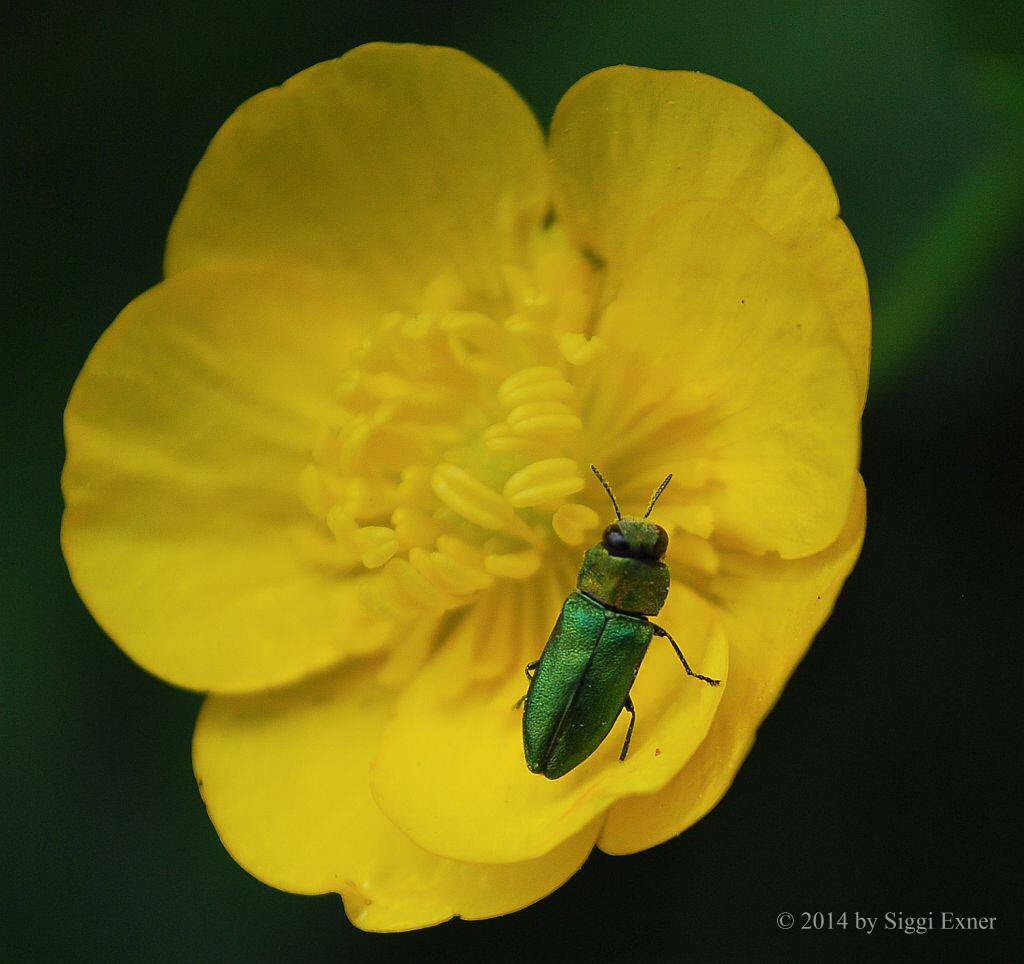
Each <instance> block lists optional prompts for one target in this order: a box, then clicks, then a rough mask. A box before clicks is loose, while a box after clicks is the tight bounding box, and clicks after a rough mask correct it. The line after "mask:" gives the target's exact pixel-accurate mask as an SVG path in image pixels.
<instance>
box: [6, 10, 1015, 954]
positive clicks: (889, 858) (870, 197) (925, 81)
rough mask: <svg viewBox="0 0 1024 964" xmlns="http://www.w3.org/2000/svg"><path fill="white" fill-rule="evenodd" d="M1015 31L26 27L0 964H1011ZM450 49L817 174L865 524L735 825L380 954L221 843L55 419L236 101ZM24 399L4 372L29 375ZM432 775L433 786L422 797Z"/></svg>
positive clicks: (612, 15) (554, 22)
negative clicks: (969, 927)
mask: <svg viewBox="0 0 1024 964" xmlns="http://www.w3.org/2000/svg"><path fill="white" fill-rule="evenodd" d="M1020 11H1021V5H1020V4H1019V3H1013V4H1010V3H1007V4H1005V5H1000V4H998V3H993V2H990V3H983V4H980V5H979V4H970V5H969V6H967V5H965V6H964V7H962V8H961V7H960V6H958V5H955V4H952V3H940V2H926V0H922V2H908V0H895V2H883V0H877V2H858V0H854V2H847V3H842V4H840V3H835V4H831V3H822V2H820V0H819V2H811V0H803V2H793V3H770V4H769V3H765V4H755V3H750V2H741V3H728V2H725V3H716V2H713V0H708V2H694V3H686V2H680V3H669V2H653V3H637V4H622V3H604V4H591V3H584V2H579V0H572V2H566V3H561V4H541V3H528V2H527V3H518V4H510V5H508V6H504V7H497V6H489V5H486V4H480V3H459V2H447V3H442V2H439V3H430V4H416V3H411V2H395V3H383V2H382V3H369V2H355V3H348V4H333V3H327V2H320V3H310V2H306V0H290V2H287V3H271V2H264V3H258V4H233V3H225V2H208V3H203V4H198V3H189V2H180V0H179V2H166V0H158V2H152V3H145V4H143V3H134V4H120V3H109V2H96V0H94V2H89V3H84V4H75V5H72V4H66V5H65V4H55V3H45V2H42V3H34V4H31V5H29V6H26V7H25V8H24V10H23V11H18V10H17V9H15V10H13V11H10V10H9V12H8V13H7V14H6V15H5V17H6V19H7V22H6V24H5V25H4V34H3V35H4V38H5V40H4V54H3V62H4V67H3V71H4V85H3V86H4V95H3V111H4V115H5V116H4V119H3V128H2V129H3V138H4V152H3V157H4V168H5V173H4V178H3V225H4V241H5V246H6V251H5V254H4V259H3V267H4V301H3V303H4V311H5V317H4V324H3V334H4V340H5V342H6V347H5V348H4V354H3V360H4V362H5V373H4V377H3V385H2V388H3V405H4V408H3V423H2V424H3V442H4V447H5V451H4V460H3V470H4V471H3V475H4V479H3V489H2V491H3V499H4V504H3V506H2V514H0V519H2V526H3V529H2V533H3V539H2V552H3V556H2V566H3V570H2V571H3V584H2V586H0V606H2V613H3V615H2V635H3V651H2V652H3V657H4V662H3V671H2V674H0V687H2V692H0V719H2V721H3V729H4V732H3V734H2V739H0V753H2V754H3V756H2V774H3V775H2V780H3V796H4V798H5V800H4V811H5V812H4V813H3V827H4V851H5V853H4V858H5V860H4V867H3V878H2V879H3V887H4V891H5V892H4V894H3V895H2V901H3V903H2V905H0V957H3V958H4V959H16V960H20V959H29V958H31V959H50V958H53V957H55V956H56V957H60V958H71V959H86V958H90V959H91V958H94V957H99V958H103V959H113V960H134V959H146V960H149V961H162V960H180V959H187V958H192V959H201V960H217V961H234V960H247V961H248V960H274V959H293V958H294V959H299V960H316V959H346V960H347V959H356V960H361V959H367V960H376V959H378V958H382V957H383V958H391V957H394V958H396V959H422V958H428V959H432V958H435V957H442V956H452V957H455V958H456V959H460V958H462V957H463V956H464V957H466V958H467V959H471V960H472V959H476V958H478V957H480V958H483V957H486V958H487V959H502V960H503V959H519V960H527V959H531V957H532V956H535V955H541V956H543V955H545V954H546V953H549V952H551V951H554V952H555V953H557V954H558V955H559V956H561V957H563V958H567V959H570V960H574V959H596V960H615V959H617V958H621V959H624V960H626V959H633V958H638V959H641V960H644V959H672V960H677V959H690V958H696V959H708V958H710V959H721V958H736V957H742V958H748V959H749V958H764V957H782V958H793V957H796V956H801V955H804V954H811V955H826V956H829V957H837V958H843V957H851V956H858V957H864V956H868V957H873V958H877V957H881V956H901V957H902V956H907V955H919V954H920V955H924V956H928V957H932V958H934V957H937V956H943V955H948V954H952V953H961V952H966V951H973V952H975V953H976V954H977V955H980V956H981V957H983V958H989V959H996V958H997V957H1000V956H1003V955H1005V954H1007V950H1008V948H1011V947H1015V948H1016V949H1017V950H1018V951H1019V947H1020V943H1019V940H1020V923H1021V920H1020V899H1019V897H1020V894H1019V886H1020V880H1019V871H1018V870H1017V868H1018V867H1019V861H1018V858H1017V856H1016V855H1015V853H1014V850H1015V847H1014V845H1015V844H1016V843H1018V842H1019V840H1018V837H1017V826H1018V825H1019V810H1018V808H1017V807H1016V803H1017V799H1018V794H1019V791H1018V790H1017V789H1015V787H1016V786H1017V783H1016V779H1015V776H1016V773H1017V766H1018V762H1017V761H1018V759H1019V756H1018V754H1017V749H1016V740H1015V736H1016V733H1017V729H1018V720H1019V710H1018V709H1017V706H1016V703H1017V698H1018V697H1019V694H1020V682H1021V674H1020V661H1019V649H1020V642H1021V634H1020V622H1021V578H1020V570H1021V566H1020V556H1021V545H1022V541H1021V535H1022V532H1021V529H1022V526H1021V520H1022V511H1021V495H1022V492H1021V485H1020V479H1019V476H1018V475H1017V474H1016V472H1015V471H1014V470H1015V465H1014V463H1015V461H1016V460H1018V459H1019V457H1020V444H1021V438H1022V433H1021V428H1022V424H1021V422H1022V420H1021V414H1020V406H1019V389H1020V373H1019V358H1020V355H1021V347H1022V338H1021V331H1020V322H1021V300H1022V299H1021V293H1020V292H1021V289H1022V287H1024V285H1022V281H1024V274H1022V270H1021V258H1020V250H1021V242H1022V240H1024V231H1022V210H1024V183H1022V180H1024V179H1022V175H1021V167H1022V163H1024V150H1022V143H1024V131H1022V118H1024V110H1022V104H1024V93H1022V91H1024V79H1022V78H1024V73H1022V58H1021V51H1020V44H1021V37H1022V36H1024V33H1022V32H1024V23H1022V18H1021V13H1020ZM378 39H380V40H416V41H425V42H431V43H444V44H450V45H453V46H458V47H462V48H464V49H466V50H468V51H470V52H471V53H473V54H475V55H476V56H478V57H479V58H481V59H482V60H483V61H485V62H486V63H488V64H490V65H491V66H493V67H495V68H496V69H498V70H499V71H500V72H501V73H502V74H504V75H505V76H506V77H507V78H508V79H509V80H510V81H511V82H512V83H513V85H515V86H516V87H517V88H518V89H519V90H520V92H521V93H522V94H523V95H524V96H525V97H526V99H527V100H528V101H529V102H530V103H531V104H532V105H533V106H534V108H535V109H536V111H537V112H538V114H539V116H540V117H541V119H542V120H543V121H544V122H545V123H546V122H547V120H548V119H549V118H550V115H551V112H552V110H553V108H554V105H555V104H556V102H557V100H558V98H559V96H560V94H561V93H562V92H563V91H564V90H565V89H566V88H567V87H569V86H570V85H571V84H572V83H573V82H574V81H575V80H576V79H578V78H579V77H580V76H582V75H583V74H584V73H586V72H588V71H590V70H592V69H594V68H596V67H600V66H603V65H607V64H614V63H631V64H639V65H645V66H652V67H685V68H695V69H700V70H704V71H707V72H709V73H713V74H716V75H718V76H720V77H723V78H725V79H727V80H730V81H733V82H735V83H738V84H740V85H742V86H744V87H747V88H749V89H751V90H753V91H754V92H755V93H757V94H758V95H759V96H760V97H761V98H762V99H763V100H765V101H766V102H767V103H768V104H769V105H770V106H771V107H773V108H774V109H775V110H776V111H778V112H779V113H780V114H781V115H782V116H783V117H785V118H786V119H787V120H788V121H789V122H790V123H792V124H793V125H794V126H795V127H796V129H797V130H798V131H800V132H801V133H802V134H803V135H804V136H805V137H806V138H807V140H808V141H809V142H810V143H811V144H812V145H813V146H814V147H815V148H816V149H817V150H818V151H819V152H820V153H821V155H822V156H823V158H824V159H825V162H826V164H827V165H828V167H829V169H830V171H831V172H832V175H833V177H834V179H835V182H836V185H837V188H838V190H839V194H840V197H841V199H842V202H843V210H844V217H845V218H846V220H847V223H848V224H849V225H850V228H851V229H852V231H853V234H854V236H855V237H856V238H857V240H858V241H859V243H860V245H861V249H862V252H863V255H864V260H865V262H866V264H867V269H868V275H869V278H870V281H871V285H872V295H873V301H874V306H875V317H876V326H877V327H876V341H875V345H876V355H875V364H874V372H873V378H874V380H873V384H872V394H871V399H870V402H869V406H868V411H867V414H866V416H865V422H864V474H865V476H866V478H867V484H868V497H869V522H868V535H867V542H866V545H865V549H864V554H863V556H862V558H861V561H860V564H859V566H858V568H857V570H856V571H855V572H854V574H853V576H852V577H851V579H850V581H849V583H848V585H847V587H846V590H845V591H844V593H843V595H842V597H841V599H840V601H839V605H838V609H837V611H836V614H835V616H834V617H833V619H832V621H831V622H830V623H829V624H828V626H827V627H826V628H825V630H824V631H823V632H822V633H821V635H820V637H819V639H818V642H817V643H816V645H815V646H814V647H813V649H812V650H811V653H810V655H809V656H808V657H807V659H806V660H805V661H804V663H803V664H802V665H801V667H800V668H799V670H798V671H797V673H796V675H795V677H794V679H793V681H792V683H791V684H790V686H789V688H788V689H787V690H786V692H785V694H784V696H783V698H782V700H781V701H780V703H779V705H778V707H777V708H776V710H775V711H774V713H773V714H772V715H771V717H770V718H769V720H768V721H767V723H766V725H765V726H764V727H763V729H762V731H761V735H760V738H759V741H758V744H757V746H756V747H755V748H754V751H753V753H752V754H751V756H750V758H749V760H748V762H747V763H746V765H745V766H744V768H743V770H742V772H741V773H740V776H739V778H738V779H737V781H736V784H735V786H734V787H733V789H732V790H731V791H730V793H729V794H728V795H727V797H726V799H725V800H724V801H723V803H722V804H721V805H720V806H719V807H718V808H717V809H716V810H715V811H714V812H713V813H712V814H711V815H710V816H709V817H707V818H706V819H705V820H703V821H702V822H701V823H700V824H699V825H698V826H697V827H695V828H694V829H693V830H691V831H689V832H688V833H687V834H685V835H683V836H682V837H680V838H678V839H677V840H675V841H672V842H670V843H668V844H665V845H664V846H661V847H659V848H657V849H655V850H652V851H648V852H646V853H644V854H641V855H638V856H635V857H631V858H616V859H612V858H608V857H604V856H601V855H595V856H594V857H593V858H592V859H591V860H590V861H589V863H588V864H587V865H586V866H585V867H584V869H583V870H582V871H581V872H580V873H579V874H577V875H576V877H575V878H573V879H572V880H571V881H570V882H569V883H567V884H566V885H565V886H564V887H562V888H561V889H560V890H559V891H557V892H556V893H555V894H554V895H553V896H552V897H550V898H548V899H547V900H545V901H543V902H541V903H539V904H537V905H534V906H533V907H531V908H529V909H527V910H525V911H522V912H521V913H519V914H516V915H513V916H510V917H507V918H503V919H500V920H495V921H488V922H481V923H463V922H455V923H452V924H448V925H445V926H442V927H440V928H435V929H433V930H429V931H424V932H419V933H414V934H409V935H394V936H375V935H364V934H362V933H360V932H359V931H357V930H355V929H354V928H353V927H351V925H349V924H348V922H347V921H346V919H345V917H344V914H343V912H342V908H341V904H340V901H339V900H338V898H336V897H331V896H327V897H322V898H302V897H296V896H291V895H287V894H283V893H280V892H277V891H274V890H271V889H270V888H267V887H265V886H263V885H262V884H260V883H258V882H257V881H255V880H253V879H252V878H250V877H249V876H248V875H247V874H246V873H245V872H244V871H242V870H241V869H240V868H239V867H237V866H236V865H235V864H234V862H233V861H232V860H231V859H230V858H229V857H228V856H227V854H226V853H225V852H224V851H223V850H222V848H221V846H220V844H219V842H218V840H217V838H216V835H215V834H214V832H213V830H212V828H211V826H210V824H209V823H208V821H207V818H206V815H205V813H204V810H203V807H202V804H201V802H200V799H199V794H198V793H197V791H196V789H195V785H194V782H193V778H192V774H191V767H190V760H189V749H190V739H191V731H192V723H193V719H194V716H195V713H196V709H197V707H198V704H199V697H198V696H195V695H193V694H189V693H185V692H181V691H178V690H174V689H172V688H171V687H169V686H166V685H164V684H162V683H160V682H158V681H157V680H155V679H152V678H150V677H149V676H147V675H146V674H145V673H144V672H143V671H142V670H140V669H137V668H136V667H135V666H134V665H132V664H131V663H130V662H129V661H128V659H127V658H125V657H124V656H123V655H122V654H121V653H120V652H119V651H118V650H117V649H116V648H115V647H114V645H113V644H112V643H111V642H109V641H108V640H107V639H106V638H105V637H104V635H103V634H102V633H101V632H100V631H99V629H98V628H97V627H96V626H95V624H94V623H93V621H92V619H91V618H90V617H89V615H88V613H87V612H86V610H85V609H84V607H83V606H82V604H81V603H80V602H79V601H78V599H77V597H76V596H75V593H74V591H73V590H72V588H71V585H70V583H69V581H68V578H67V574H66V572H65V569H64V566H63V563H62V561H61V557H60V553H59V549H58V525H59V514H60V508H61V505H60V496H59V490H58V475H59V471H60V465H61V460H62V442H61V435H60V418H61V411H62V408H63V404H64V401H65V399H66V397H67V394H68V391H69V389H70V387H71V384H72V381H73V379H74V377H75V375H76V374H77V372H78V369H79V368H80V366H81V364H82V361H83V360H84V358H85V356H86V354H87V353H88V351H89V349H90V347H91V346H92V344H93V343H94V342H95V340H96V338H97V337H98V336H99V334H100V332H101V331H102V330H103V329H104V327H105V326H106V325H107V324H109V322H110V321H111V320H112V319H113V318H114V316H115V315H116V314H117V312H118V311H119V310H120V309H121V308H122V307H123V306H124V305H125V304H126V303H127V302H128V301H129V300H130V299H131V298H133V297H134V296H135V295H137V294H139V293H140V292H142V291H143V290H144V289H146V288H147V287H149V286H151V285H153V284H154V283H156V282H157V281H158V280H159V271H160V262H161V254H162V247H163V240H164V236H165V232H166V230H167V227H168V225H169V224H170V221H171V217H172V215H173V213H174V210H175V208H176V205H177V203H178V201H179V199H180V197H181V194H182V192H183V190H184V187H185V183H186V179H187V178H188V176H189V173H190V172H191V170H192V168H193V167H194V165H195V163H196V162H197V160H198V159H199V157H200V156H201V154H202V152H203V150H204V148H205V146H206V144H207V142H208V141H209V139H210V137H211V136H212V134H213V133H214V131H215V130H216V129H217V127H218V126H219V124H220V123H221V122H222V121H223V120H224V119H225V118H226V117H227V116H228V115H229V114H230V113H231V111H232V110H233V109H234V108H235V107H236V106H237V105H238V104H239V103H241V102H242V101H243V100H244V99H245V98H247V97H248V96H250V95H251V94H253V93H255V92H256V91H259V90H262V89H264V88H266V87H268V86H271V85H273V84H276V83H279V82H281V81H282V80H284V79H285V78H287V77H288V76H290V75H291V74H293V73H295V72H297V71H298V70H300V69H302V68H304V67H307V66H309V65H310V64H312V63H315V62H317V61H320V60H323V59H326V58H329V57H332V56H335V55H338V54H340V53H342V52H344V51H345V50H347V49H348V48H350V47H352V46H354V45H356V44H358V43H361V42H363V41H366V40H378ZM8 369H9V370H8ZM439 776H441V775H439ZM844 910H845V911H847V912H849V913H851V914H852V913H853V912H854V911H859V912H860V913H862V914H870V915H872V916H876V915H880V914H884V913H885V912H886V911H894V912H903V913H906V914H910V913H918V914H919V913H928V912H936V913H938V912H941V911H944V910H946V911H952V912H955V913H957V914H985V915H993V914H994V915H997V916H998V917H999V921H998V924H997V930H996V932H995V933H994V934H975V935H968V936H967V937H966V938H964V937H957V936H951V935H944V934H940V933H932V934H927V935H922V936H904V935H879V934H876V935H874V936H873V937H870V938H869V937H866V936H864V935H862V934H855V933H851V932H842V931H839V932H834V933H826V934H815V933H801V932H799V931H798V930H794V931H792V932H789V933H782V932H780V931H779V930H778V929H777V927H776V925H775V918H776V915H777V914H779V913H780V912H782V911H791V912H793V913H795V914H799V912H801V911H823V912H828V911H832V912H835V913H838V912H841V911H844Z"/></svg>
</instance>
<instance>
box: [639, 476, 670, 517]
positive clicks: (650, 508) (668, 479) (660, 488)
mask: <svg viewBox="0 0 1024 964" xmlns="http://www.w3.org/2000/svg"><path fill="white" fill-rule="evenodd" d="M671 481H672V473H671V472H669V474H668V478H666V479H665V481H664V482H662V483H661V485H659V486H658V491H657V492H655V493H654V495H652V496H651V504H650V505H649V506H647V511H646V512H645V513H644V518H645V519H646V518H647V517H648V516H649V515H650V514H651V510H652V509H653V508H654V503H655V502H657V501H658V498H659V496H660V495H661V493H662V492H664V491H665V486H666V485H668V484H669V482H671Z"/></svg>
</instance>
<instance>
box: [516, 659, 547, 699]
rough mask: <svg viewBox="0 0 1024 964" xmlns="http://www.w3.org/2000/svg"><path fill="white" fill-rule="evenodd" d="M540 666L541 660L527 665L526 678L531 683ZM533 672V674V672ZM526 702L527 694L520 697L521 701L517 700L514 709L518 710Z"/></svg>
mask: <svg viewBox="0 0 1024 964" xmlns="http://www.w3.org/2000/svg"><path fill="white" fill-rule="evenodd" d="M539 665H540V660H539V659H535V660H534V661H533V662H532V663H527V664H526V669H525V670H524V672H525V673H526V678H527V679H528V680H529V681H530V682H531V683H532V682H533V674H534V673H536V672H537V667H538V666H539ZM531 670H532V671H533V672H531ZM525 702H526V693H523V695H522V696H520V697H519V699H517V700H516V702H515V706H513V707H512V709H514V710H518V709H519V707H520V706H522V705H523V703H525Z"/></svg>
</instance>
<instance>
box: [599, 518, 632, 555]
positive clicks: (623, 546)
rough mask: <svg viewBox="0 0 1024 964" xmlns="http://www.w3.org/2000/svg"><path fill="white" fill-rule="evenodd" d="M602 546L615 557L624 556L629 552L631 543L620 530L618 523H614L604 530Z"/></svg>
mask: <svg viewBox="0 0 1024 964" xmlns="http://www.w3.org/2000/svg"><path fill="white" fill-rule="evenodd" d="M601 544H602V545H603V546H604V547H605V549H607V550H608V551H609V552H610V553H611V554H612V555H613V556H624V555H626V553H627V552H628V551H629V541H628V540H627V539H626V537H625V536H624V535H623V534H622V530H621V529H620V528H619V525H618V523H617V522H613V523H612V524H611V525H610V526H608V528H607V529H605V530H604V536H603V537H602V538H601Z"/></svg>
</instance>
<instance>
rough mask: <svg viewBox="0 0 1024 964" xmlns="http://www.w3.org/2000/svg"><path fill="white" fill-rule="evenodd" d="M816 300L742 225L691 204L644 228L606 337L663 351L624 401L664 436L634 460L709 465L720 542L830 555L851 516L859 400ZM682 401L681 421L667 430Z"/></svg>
mask: <svg viewBox="0 0 1024 964" xmlns="http://www.w3.org/2000/svg"><path fill="white" fill-rule="evenodd" d="M815 295H816V293H815V291H814V290H813V289H812V288H810V287H809V286H808V285H807V283H806V279H805V277H804V272H803V271H802V269H801V268H800V266H799V265H796V264H795V263H794V262H793V261H792V260H791V258H790V257H789V256H788V254H787V252H786V250H785V249H784V248H781V247H780V246H779V245H778V243H777V242H775V241H774V239H772V238H771V237H770V236H769V235H767V234H765V233H764V232H763V231H761V230H760V229H758V228H757V227H756V225H754V224H753V222H752V221H750V220H749V219H748V218H747V217H746V216H745V215H744V214H743V213H742V212H740V211H738V210H737V209H735V208H732V207H729V206H728V205H724V204H721V203H719V202H715V201H693V202H688V203H685V204H681V205H678V206H676V207H673V208H666V209H663V211H662V213H661V214H660V215H659V216H658V217H657V218H655V219H654V220H653V221H652V222H651V223H650V224H649V225H648V229H647V231H646V232H645V235H644V238H643V240H642V242H641V243H640V245H639V246H638V249H637V256H636V259H635V260H634V261H633V262H632V263H631V264H630V265H629V266H627V268H626V269H625V270H624V272H623V279H622V287H621V289H620V292H619V296H618V298H617V299H616V300H615V301H614V302H612V304H611V305H609V307H608V309H607V310H606V311H605V313H604V316H603V318H602V320H601V322H600V327H599V334H600V335H601V337H602V338H603V339H604V340H605V341H607V342H608V343H609V344H610V345H612V346H613V347H615V348H619V349H621V351H622V352H630V351H632V352H634V353H635V352H636V351H637V348H636V346H637V345H657V346H658V348H657V353H656V357H653V358H649V359H643V361H644V363H645V364H646V365H647V366H648V367H649V370H648V371H647V372H646V373H645V375H644V382H645V384H643V385H635V379H634V387H632V388H630V390H629V393H628V395H629V397H628V398H626V399H624V404H626V403H627V402H629V403H631V404H633V405H642V404H649V405H650V406H651V412H653V413H654V414H651V413H650V412H649V413H648V414H647V417H646V418H645V419H643V423H645V424H646V425H648V426H650V425H660V426H662V428H661V430H660V432H659V434H657V435H656V436H655V435H652V436H650V437H646V438H644V439H643V440H642V441H641V440H639V439H638V441H637V447H638V448H639V449H641V450H642V451H643V452H644V453H650V458H652V459H653V458H656V459H657V463H658V469H659V471H663V469H664V467H666V466H667V467H668V468H673V464H674V463H681V462H683V461H685V460H690V461H692V460H694V459H701V460H704V461H706V462H707V464H708V466H709V467H710V473H711V477H710V480H709V488H708V489H707V491H706V493H704V494H703V495H702V499H705V500H706V503H707V504H708V505H709V506H711V508H712V509H713V510H714V518H715V531H716V535H717V537H719V538H724V539H727V540H730V541H732V542H735V541H738V542H739V543H741V544H742V545H743V546H745V547H746V548H748V549H750V550H751V551H754V552H764V551H766V550H776V551H778V552H779V553H781V554H782V555H783V556H785V557H795V556H802V555H810V554H811V553H814V552H818V551H820V550H821V549H824V548H825V547H826V546H829V545H831V544H832V543H833V542H834V541H835V539H836V537H837V536H838V535H839V531H840V529H841V528H842V526H843V522H844V520H845V519H846V515H847V510H848V506H849V503H850V493H851V492H852V489H853V480H854V477H855V475H856V471H857V460H858V455H859V444H860V399H859V396H858V394H857V389H856V386H855V383H854V379H853V376H852V374H851V371H850V365H849V361H848V359H847V356H846V354H845V352H844V350H843V348H842V347H841V345H840V344H839V341H838V339H837V337H836V335H835V332H834V330H833V328H832V326H831V325H830V323H829V321H828V319H827V317H826V315H825V313H824V310H823V309H822V307H821V303H820V302H819V300H818V299H817V297H816V296H815ZM650 354H651V355H654V354H655V353H653V352H652V353H650ZM695 393H696V394H695ZM676 398H679V399H682V401H683V404H684V405H685V406H686V410H685V411H686V414H685V415H684V416H683V417H681V418H673V417H672V413H673V411H674V410H675V407H674V399H676ZM695 398H699V401H697V402H695ZM659 413H661V414H660V415H659ZM659 418H660V419H661V420H660V421H659ZM633 474H635V475H639V474H640V472H639V469H638V468H637V466H636V465H634V466H633Z"/></svg>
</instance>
